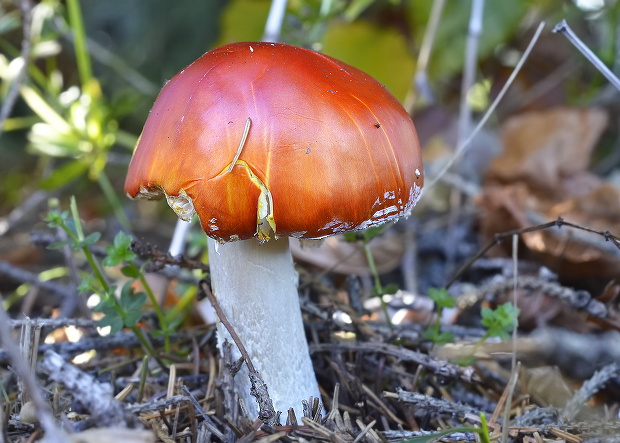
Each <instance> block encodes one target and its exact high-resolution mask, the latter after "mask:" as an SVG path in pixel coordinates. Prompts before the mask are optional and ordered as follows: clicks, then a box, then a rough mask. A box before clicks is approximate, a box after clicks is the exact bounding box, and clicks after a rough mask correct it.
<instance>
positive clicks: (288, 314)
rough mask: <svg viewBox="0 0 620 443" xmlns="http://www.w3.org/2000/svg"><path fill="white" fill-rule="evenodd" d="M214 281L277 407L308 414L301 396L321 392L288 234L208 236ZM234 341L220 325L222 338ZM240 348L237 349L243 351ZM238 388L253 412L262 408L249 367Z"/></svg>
mask: <svg viewBox="0 0 620 443" xmlns="http://www.w3.org/2000/svg"><path fill="white" fill-rule="evenodd" d="M209 265H210V269H211V283H212V286H213V292H214V294H215V296H216V297H217V299H218V303H219V305H220V307H221V308H222V310H223V311H224V313H225V315H226V317H227V318H228V320H229V322H230V323H231V325H232V327H233V328H234V330H235V331H236V332H237V334H238V335H239V337H240V339H241V341H242V342H243V344H244V345H245V347H246V349H247V351H248V354H249V356H250V359H251V360H252V363H253V364H254V366H255V368H256V370H257V371H258V372H259V373H260V374H261V376H262V377H263V379H264V381H265V383H266V385H267V388H268V390H269V394H270V396H271V399H272V401H273V405H274V407H275V409H276V411H282V412H283V414H282V416H283V417H285V416H286V411H288V409H289V408H293V409H294V410H295V415H296V416H297V418H298V419H300V418H301V417H302V416H303V413H302V403H301V402H302V400H308V398H309V397H310V396H313V397H316V398H320V394H319V388H318V383H317V381H316V377H315V375H314V370H313V367H312V361H311V360H310V352H309V349H308V343H307V341H306V336H305V333H304V327H303V321H302V317H301V309H300V305H299V297H298V293H297V273H296V272H295V269H294V267H293V259H292V257H291V252H290V249H289V243H288V238H286V237H285V238H280V239H278V240H270V241H268V242H266V243H264V244H259V242H258V241H257V240H255V239H250V240H240V241H236V242H231V243H226V244H219V243H217V242H216V241H214V240H212V239H211V238H209ZM225 339H228V340H229V341H231V338H230V335H229V334H228V332H227V331H226V330H225V328H224V327H223V326H222V325H221V324H219V325H218V344H219V346H220V347H221V346H222V343H223V342H224V340H225ZM240 355H241V354H240V353H239V352H238V351H237V352H236V354H235V355H234V356H235V357H239V356H240ZM235 390H236V392H238V393H239V396H240V398H243V399H244V401H245V404H246V406H247V408H248V411H249V412H250V414H252V415H253V416H254V417H255V416H257V414H258V407H257V404H256V401H255V399H254V398H253V397H251V396H250V381H249V378H248V370H247V367H246V366H245V365H244V366H243V368H242V370H241V371H240V372H239V373H238V374H237V375H236V376H235Z"/></svg>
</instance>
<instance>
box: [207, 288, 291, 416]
mask: <svg viewBox="0 0 620 443" xmlns="http://www.w3.org/2000/svg"><path fill="white" fill-rule="evenodd" d="M200 289H201V290H202V292H203V293H204V295H205V296H206V297H207V298H208V299H209V301H210V302H211V305H212V306H213V309H214V310H215V312H216V314H217V316H218V318H219V319H220V322H222V325H224V327H225V328H226V330H227V331H228V333H229V334H230V336H231V338H232V339H233V341H234V342H235V344H236V345H237V348H239V352H240V353H241V356H242V357H243V360H244V361H245V364H246V365H247V366H248V372H249V374H248V376H249V377H250V384H251V386H252V387H251V389H250V394H251V395H253V396H254V397H255V398H256V402H257V403H258V418H259V419H260V420H261V421H262V422H263V423H265V424H267V425H270V426H272V425H274V424H278V421H279V416H280V414H279V413H276V411H275V409H274V407H273V402H272V400H271V398H270V397H269V392H268V389H267V385H266V384H265V382H264V381H263V378H262V377H261V375H260V374H259V372H258V371H257V370H256V369H255V368H254V365H253V364H252V360H251V359H250V355H249V354H248V351H247V350H246V349H245V346H244V345H243V342H242V341H241V339H240V338H239V336H238V335H237V332H235V330H234V329H233V327H232V325H231V324H230V322H229V321H228V318H226V314H224V311H223V310H222V308H221V307H220V305H219V303H218V302H217V299H216V298H215V296H214V295H213V292H211V289H210V288H209V285H208V284H207V282H205V281H201V282H200Z"/></svg>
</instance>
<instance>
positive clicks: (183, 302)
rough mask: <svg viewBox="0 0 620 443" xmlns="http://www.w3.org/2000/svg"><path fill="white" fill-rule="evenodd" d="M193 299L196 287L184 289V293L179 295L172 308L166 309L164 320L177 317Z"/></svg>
mask: <svg viewBox="0 0 620 443" xmlns="http://www.w3.org/2000/svg"><path fill="white" fill-rule="evenodd" d="M195 299H196V289H195V287H192V288H190V289H188V290H187V291H185V294H183V296H181V298H180V299H179V301H178V302H177V303H175V304H174V306H172V308H170V309H169V310H168V312H166V320H167V321H172V320H173V319H175V318H177V317H178V316H179V315H181V313H182V312H183V311H184V310H185V309H186V308H187V307H188V306H189V305H190V303H191V302H192V301H193V300H195Z"/></svg>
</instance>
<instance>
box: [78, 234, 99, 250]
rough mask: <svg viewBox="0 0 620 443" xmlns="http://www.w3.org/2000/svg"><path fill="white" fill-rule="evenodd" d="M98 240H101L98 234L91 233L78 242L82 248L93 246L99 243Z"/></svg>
mask: <svg viewBox="0 0 620 443" xmlns="http://www.w3.org/2000/svg"><path fill="white" fill-rule="evenodd" d="M100 238H101V233H100V232H93V233H92V234H90V235H87V236H86V237H85V238H84V240H82V241H81V242H80V247H81V248H83V247H88V246H91V245H94V244H95V243H97V242H98V241H99V239H100Z"/></svg>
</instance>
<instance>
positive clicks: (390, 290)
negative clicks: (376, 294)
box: [383, 283, 398, 294]
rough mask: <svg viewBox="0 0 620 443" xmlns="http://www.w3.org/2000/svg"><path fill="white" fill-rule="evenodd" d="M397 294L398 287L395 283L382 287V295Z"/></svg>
mask: <svg viewBox="0 0 620 443" xmlns="http://www.w3.org/2000/svg"><path fill="white" fill-rule="evenodd" d="M396 292H398V285H397V284H396V283H390V284H389V285H386V286H384V287H383V294H396Z"/></svg>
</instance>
